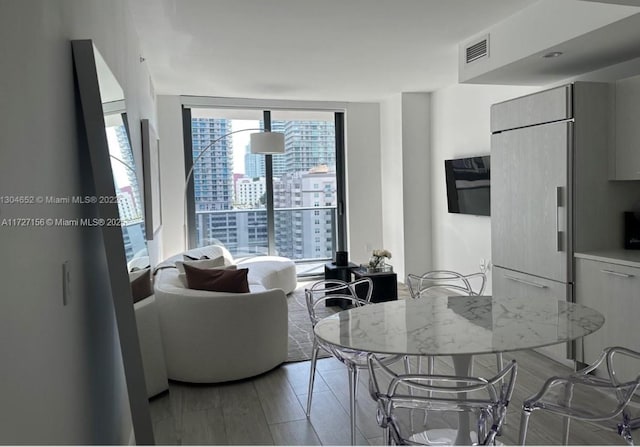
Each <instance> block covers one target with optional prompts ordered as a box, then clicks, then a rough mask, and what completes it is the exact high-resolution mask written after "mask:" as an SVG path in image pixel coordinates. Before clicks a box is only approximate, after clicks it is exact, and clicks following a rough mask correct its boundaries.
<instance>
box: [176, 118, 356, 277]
mask: <svg viewBox="0 0 640 447" xmlns="http://www.w3.org/2000/svg"><path fill="white" fill-rule="evenodd" d="M341 117H342V114H341V113H337V114H336V113H335V112H327V111H313V112H311V111H289V110H275V111H266V112H265V111H262V110H246V109H243V110H239V109H228V108H221V109H216V108H203V107H200V108H195V107H192V108H185V120H184V124H185V134H187V133H188V138H186V139H185V161H186V165H187V170H189V169H190V168H191V166H193V174H192V179H193V181H192V182H191V183H190V185H189V187H188V189H187V196H188V197H187V198H188V206H187V209H188V216H189V245H190V246H192V247H200V246H204V245H208V244H211V243H216V242H217V241H219V242H221V243H222V244H224V245H225V246H226V247H227V248H228V249H229V250H230V251H231V253H232V254H233V255H234V256H236V257H240V256H247V255H260V254H277V255H280V256H286V257H288V258H291V259H293V260H294V261H296V263H297V264H298V272H299V273H300V274H304V273H305V272H310V273H318V270H317V267H318V266H321V265H323V264H324V262H325V261H327V260H328V259H331V258H332V257H333V254H334V252H335V250H336V248H337V247H338V246H340V245H342V244H343V242H344V241H343V238H344V234H343V233H344V231H343V228H344V224H343V223H342V222H344V220H345V216H344V215H342V214H340V215H339V213H338V205H339V204H340V203H341V201H342V203H344V200H343V199H341V197H342V195H343V191H342V190H343V188H342V186H341V185H343V184H344V183H343V182H342V181H341V178H342V176H343V172H344V169H343V167H342V166H341V162H340V160H342V158H341V155H340V150H341V149H342V147H343V146H342V139H343V135H342V127H341V126H340V125H338V126H336V123H338V122H339V120H338V121H336V119H337V118H341ZM265 122H266V123H267V126H266V128H269V127H270V129H271V130H272V131H274V132H282V133H284V135H285V152H284V153H283V154H277V155H262V154H252V153H251V151H250V146H249V139H250V134H251V132H252V131H251V130H247V131H243V129H262V128H265ZM187 127H188V128H187ZM336 129H338V132H337V131H336ZM254 131H255V130H254ZM189 140H190V141H189ZM336 142H338V144H337V143H336ZM341 238H342V240H341ZM304 265H306V266H307V267H308V268H305V267H304Z"/></svg>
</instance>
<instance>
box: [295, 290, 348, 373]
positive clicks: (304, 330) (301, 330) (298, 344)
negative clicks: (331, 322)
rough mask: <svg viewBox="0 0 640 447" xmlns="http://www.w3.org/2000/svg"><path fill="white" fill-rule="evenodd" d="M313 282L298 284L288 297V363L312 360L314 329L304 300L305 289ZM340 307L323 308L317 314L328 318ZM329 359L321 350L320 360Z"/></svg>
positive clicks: (319, 353)
mask: <svg viewBox="0 0 640 447" xmlns="http://www.w3.org/2000/svg"><path fill="white" fill-rule="evenodd" d="M309 284H312V282H308V283H300V282H299V283H298V287H297V288H296V290H294V291H293V293H291V294H289V295H288V296H287V305H288V307H289V351H288V355H287V362H303V361H305V360H311V349H312V348H313V329H312V328H311V321H310V320H309V312H307V304H306V302H305V299H304V289H305V287H307V286H308V285H309ZM340 310H342V309H340V307H337V306H336V307H321V308H320V309H319V310H317V311H316V313H317V314H318V315H319V316H321V317H328V316H329V315H332V314H334V313H336V312H338V311H340ZM324 357H329V354H327V352H326V351H324V350H322V349H321V350H320V352H318V358H324Z"/></svg>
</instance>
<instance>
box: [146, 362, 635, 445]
mask: <svg viewBox="0 0 640 447" xmlns="http://www.w3.org/2000/svg"><path fill="white" fill-rule="evenodd" d="M512 358H515V359H516V360H517V362H518V377H517V381H516V388H515V392H514V397H513V400H512V402H511V405H510V407H509V414H508V418H507V424H506V425H505V426H504V428H503V434H502V436H500V437H499V438H498V440H499V441H500V442H501V443H503V444H507V445H514V444H516V443H517V439H518V429H519V422H520V410H521V405H522V400H523V399H524V398H526V397H529V396H531V395H533V394H535V393H536V392H537V391H538V390H539V388H540V386H541V385H542V383H543V382H544V379H545V378H547V377H550V376H552V375H558V374H566V373H568V372H569V369H568V368H566V367H564V366H562V365H560V364H558V363H556V362H553V361H552V360H549V359H548V358H546V357H544V356H542V355H540V354H537V353H535V352H533V351H522V352H517V353H513V354H505V361H507V360H510V359H512ZM474 365H475V366H474V368H475V370H474V375H480V376H485V377H489V376H491V375H492V373H495V356H493V355H491V356H476V359H475V363H474ZM436 370H437V371H438V372H440V373H445V374H452V372H453V368H452V364H451V361H450V359H449V358H447V357H443V358H439V359H438V360H437V363H436ZM308 374H309V362H300V363H286V364H283V365H281V366H280V367H278V368H276V369H274V370H272V371H270V372H268V373H265V374H263V375H260V376H258V377H255V378H252V379H248V380H243V381H238V382H231V383H224V384H217V385H193V384H186V383H180V382H170V389H169V391H168V392H165V393H163V394H161V395H159V396H157V397H155V398H153V399H152V400H151V401H150V407H151V415H152V420H153V424H154V433H155V437H156V443H158V444H174V445H175V444H183V445H194V444H210V445H212V444H216V445H225V444H235V445H238V444H240V445H251V444H264V445H348V444H349V443H350V431H349V414H348V413H349V398H348V393H347V390H348V378H347V371H346V368H345V367H344V366H343V365H342V364H341V363H340V362H338V361H337V360H335V359H333V358H327V359H321V360H319V361H318V371H317V378H316V382H315V390H314V393H313V406H312V411H311V417H310V418H309V419H307V417H306V416H305V411H304V409H305V407H306V401H307V384H308V379H309V377H308ZM367 381H368V377H367V374H365V373H363V374H361V376H360V381H359V382H360V383H359V389H358V413H357V424H358V433H357V438H358V444H359V445H379V444H381V443H382V429H380V428H379V427H378V425H377V424H376V419H375V414H376V405H375V403H374V402H373V401H372V400H371V398H370V397H369V394H368V390H367ZM593 404H594V405H597V404H598V403H597V402H593ZM616 422H617V421H616ZM636 436H637V435H636ZM561 443H562V421H561V420H560V419H559V418H558V417H555V416H552V415H548V414H543V413H542V412H535V413H534V414H533V415H532V416H531V420H530V425H529V433H528V437H527V444H528V445H554V444H555V445H558V444H561ZM570 444H573V445H613V444H624V442H623V441H622V439H621V438H619V437H618V436H617V434H616V433H615V423H608V424H605V423H602V425H594V424H587V423H581V422H572V424H571V436H570Z"/></svg>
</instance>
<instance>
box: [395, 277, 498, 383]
mask: <svg viewBox="0 0 640 447" xmlns="http://www.w3.org/2000/svg"><path fill="white" fill-rule="evenodd" d="M486 285H487V276H486V275H485V274H484V273H482V272H477V273H471V274H469V275H463V274H461V273H458V272H454V271H451V270H432V271H430V272H427V273H424V274H422V275H414V274H412V273H409V274H408V275H407V286H408V287H409V293H410V294H411V297H412V298H414V299H417V298H429V297H434V296H442V295H470V296H473V295H475V296H477V295H482V293H483V292H484V289H485V287H486ZM418 362H419V363H418V372H419V371H420V367H421V364H420V359H418ZM434 365H435V359H434V358H433V356H427V373H429V374H433V372H434ZM496 365H497V371H501V370H502V368H503V366H504V361H503V358H502V353H497V354H496Z"/></svg>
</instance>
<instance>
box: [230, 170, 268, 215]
mask: <svg viewBox="0 0 640 447" xmlns="http://www.w3.org/2000/svg"><path fill="white" fill-rule="evenodd" d="M266 191H267V181H266V179H265V178H264V177H257V178H249V177H244V178H239V179H238V180H236V203H235V206H236V207H237V208H264V206H265V205H264V200H265V199H264V195H265V192H266Z"/></svg>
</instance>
